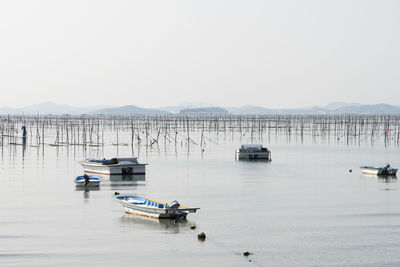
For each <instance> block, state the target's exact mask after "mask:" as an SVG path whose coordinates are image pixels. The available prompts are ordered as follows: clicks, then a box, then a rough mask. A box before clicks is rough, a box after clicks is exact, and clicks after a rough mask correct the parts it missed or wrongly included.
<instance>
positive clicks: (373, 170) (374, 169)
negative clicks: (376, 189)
mask: <svg viewBox="0 0 400 267" xmlns="http://www.w3.org/2000/svg"><path fill="white" fill-rule="evenodd" d="M360 168H361V170H362V173H365V174H374V175H387V176H395V175H396V173H397V169H394V168H392V167H390V165H389V164H386V166H385V167H380V166H361V167H360Z"/></svg>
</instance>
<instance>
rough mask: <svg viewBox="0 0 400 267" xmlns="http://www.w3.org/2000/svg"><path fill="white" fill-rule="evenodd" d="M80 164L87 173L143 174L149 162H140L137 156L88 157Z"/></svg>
mask: <svg viewBox="0 0 400 267" xmlns="http://www.w3.org/2000/svg"><path fill="white" fill-rule="evenodd" d="M80 164H81V165H82V167H83V170H84V172H86V173H96V174H106V175H121V174H133V175H143V174H145V172H146V165H147V164H140V163H138V161H137V158H112V159H86V160H84V161H81V162H80Z"/></svg>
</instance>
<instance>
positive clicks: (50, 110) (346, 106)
mask: <svg viewBox="0 0 400 267" xmlns="http://www.w3.org/2000/svg"><path fill="white" fill-rule="evenodd" d="M197 105H199V106H197ZM0 114H55V115H59V114H71V115H77V114H93V115H95V114H106V115H134V114H144V115H155V114H160V115H165V114H199V115H201V114H219V115H224V114H243V115H251V114H261V115H262V114H399V115H400V106H393V105H388V104H376V105H362V104H358V103H345V102H333V103H330V104H328V105H326V106H323V107H319V106H314V107H308V108H297V109H272V108H265V107H259V106H251V105H246V106H242V107H225V108H223V107H215V106H211V105H208V104H206V103H197V104H194V103H184V104H181V105H177V106H169V107H164V108H158V109H149V108H142V107H137V106H134V105H128V106H122V107H111V106H91V107H73V106H69V105H59V104H56V103H53V102H44V103H42V104H38V105H31V106H27V107H23V108H7V107H2V108H0Z"/></svg>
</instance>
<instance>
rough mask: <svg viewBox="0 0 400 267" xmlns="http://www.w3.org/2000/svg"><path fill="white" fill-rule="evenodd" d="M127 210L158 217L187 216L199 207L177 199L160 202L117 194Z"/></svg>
mask: <svg viewBox="0 0 400 267" xmlns="http://www.w3.org/2000/svg"><path fill="white" fill-rule="evenodd" d="M114 198H115V199H116V200H117V201H119V202H120V203H121V204H122V206H123V207H124V209H125V212H127V213H131V214H135V215H140V216H146V217H151V218H158V219H180V218H186V216H187V215H188V214H189V213H195V212H196V211H197V210H198V209H199V208H195V207H186V206H181V205H180V204H179V203H178V202H177V201H176V200H174V201H171V202H170V203H164V202H159V201H155V200H151V199H149V198H144V197H138V196H116V197H114Z"/></svg>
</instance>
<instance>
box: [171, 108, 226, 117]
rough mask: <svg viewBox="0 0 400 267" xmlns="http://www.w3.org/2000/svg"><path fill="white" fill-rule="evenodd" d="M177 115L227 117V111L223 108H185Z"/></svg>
mask: <svg viewBox="0 0 400 267" xmlns="http://www.w3.org/2000/svg"><path fill="white" fill-rule="evenodd" d="M179 114H197V115H210V114H215V115H217V114H218V115H228V114H229V111H227V110H226V109H224V108H217V107H215V108H213V107H210V108H186V109H182V110H181V111H180V112H179Z"/></svg>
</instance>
